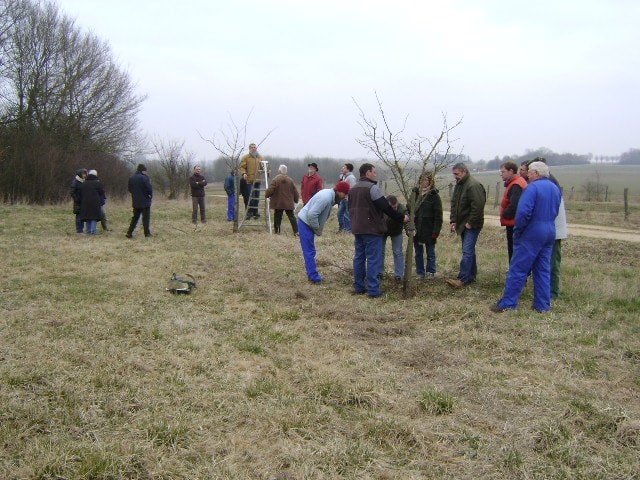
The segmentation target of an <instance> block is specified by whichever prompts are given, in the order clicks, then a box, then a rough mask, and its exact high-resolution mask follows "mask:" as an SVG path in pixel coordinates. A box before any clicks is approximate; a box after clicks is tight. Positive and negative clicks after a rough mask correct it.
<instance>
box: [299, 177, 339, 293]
mask: <svg viewBox="0 0 640 480" xmlns="http://www.w3.org/2000/svg"><path fill="white" fill-rule="evenodd" d="M349 189H350V187H349V184H348V183H347V182H338V183H337V184H336V186H335V187H333V188H325V189H324V190H320V191H319V192H318V193H317V194H315V195H314V196H313V197H312V198H311V199H310V200H309V202H308V203H306V204H305V206H304V207H303V208H302V210H300V212H299V213H298V232H299V235H300V247H301V248H302V257H303V258H304V267H305V270H306V272H307V278H308V279H309V281H310V282H312V283H321V282H322V281H323V280H324V279H323V278H322V276H321V275H320V274H319V273H318V267H317V266H316V240H315V237H316V235H317V236H320V235H322V230H323V228H324V225H325V223H326V222H327V218H329V213H331V208H332V207H333V206H334V205H335V204H336V203H337V202H339V201H340V200H342V199H343V198H345V197H346V196H347V195H348V194H349Z"/></svg>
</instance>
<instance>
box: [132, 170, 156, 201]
mask: <svg viewBox="0 0 640 480" xmlns="http://www.w3.org/2000/svg"><path fill="white" fill-rule="evenodd" d="M129 192H130V193H131V203H132V205H133V208H149V207H150V206H151V197H152V196H153V188H151V180H149V177H147V176H146V175H145V174H143V173H142V172H136V173H134V174H133V175H132V176H131V177H130V178H129Z"/></svg>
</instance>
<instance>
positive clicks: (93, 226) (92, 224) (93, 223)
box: [86, 220, 98, 235]
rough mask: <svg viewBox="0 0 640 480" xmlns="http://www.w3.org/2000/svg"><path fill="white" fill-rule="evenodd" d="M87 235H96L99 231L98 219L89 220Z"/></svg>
mask: <svg viewBox="0 0 640 480" xmlns="http://www.w3.org/2000/svg"><path fill="white" fill-rule="evenodd" d="M86 223H87V232H86V233H87V235H95V234H96V233H97V227H98V220H87V221H86Z"/></svg>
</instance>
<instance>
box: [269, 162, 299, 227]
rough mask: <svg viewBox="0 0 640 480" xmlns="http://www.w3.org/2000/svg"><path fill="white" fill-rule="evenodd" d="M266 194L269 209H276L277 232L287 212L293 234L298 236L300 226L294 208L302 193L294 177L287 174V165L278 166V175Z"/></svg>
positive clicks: (274, 220)
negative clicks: (283, 214) (299, 192)
mask: <svg viewBox="0 0 640 480" xmlns="http://www.w3.org/2000/svg"><path fill="white" fill-rule="evenodd" d="M264 196H265V198H268V199H269V209H271V210H273V211H274V214H273V229H274V231H275V233H276V234H279V233H280V225H281V224H282V213H283V212H285V213H286V214H287V218H288V219H289V223H290V224H291V228H292V229H293V235H294V236H297V235H298V226H297V223H296V217H295V215H294V214H293V209H294V208H295V205H296V203H298V200H299V199H300V195H299V194H298V189H297V188H296V184H295V183H294V182H293V179H292V178H291V177H290V176H289V175H287V166H286V165H280V166H279V167H278V175H276V178H274V179H273V181H272V182H271V184H270V185H269V188H267V191H266V192H265V194H264Z"/></svg>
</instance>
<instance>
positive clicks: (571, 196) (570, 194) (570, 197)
mask: <svg viewBox="0 0 640 480" xmlns="http://www.w3.org/2000/svg"><path fill="white" fill-rule="evenodd" d="M574 188H575V187H571V192H569V200H573V189H574Z"/></svg>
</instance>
